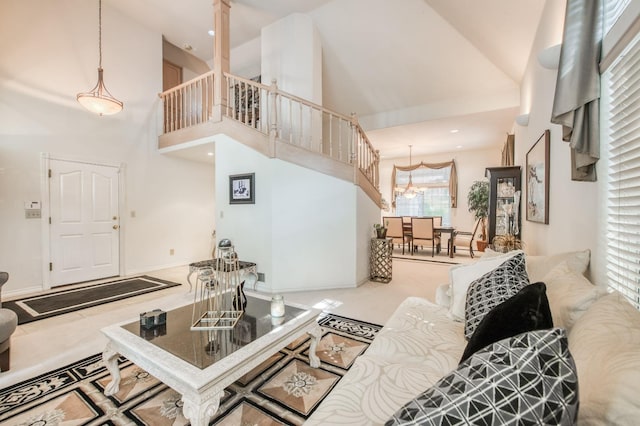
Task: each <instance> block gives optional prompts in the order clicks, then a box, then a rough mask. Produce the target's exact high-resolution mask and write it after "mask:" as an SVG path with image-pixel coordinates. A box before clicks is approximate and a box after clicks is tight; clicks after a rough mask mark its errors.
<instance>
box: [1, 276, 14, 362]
mask: <svg viewBox="0 0 640 426" xmlns="http://www.w3.org/2000/svg"><path fill="white" fill-rule="evenodd" d="M8 280H9V274H8V273H6V272H0V291H1V290H2V286H3V285H4V283H6V282H7V281H8ZM17 326H18V316H17V315H16V313H15V312H13V311H12V310H10V309H5V308H2V298H1V297H0V371H7V370H9V365H10V352H9V350H10V346H11V335H12V334H13V332H14V331H16V327H17Z"/></svg>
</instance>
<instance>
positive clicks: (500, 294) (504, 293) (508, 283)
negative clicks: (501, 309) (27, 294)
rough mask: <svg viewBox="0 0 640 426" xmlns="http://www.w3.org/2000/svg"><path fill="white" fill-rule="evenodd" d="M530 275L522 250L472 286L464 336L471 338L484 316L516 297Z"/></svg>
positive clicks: (468, 292)
mask: <svg viewBox="0 0 640 426" xmlns="http://www.w3.org/2000/svg"><path fill="white" fill-rule="evenodd" d="M526 285H529V278H528V277H527V271H526V268H525V263H524V253H518V254H516V255H515V256H513V257H512V258H511V259H509V260H507V261H506V262H504V263H502V264H501V265H500V266H498V267H497V268H496V269H494V270H493V271H491V272H489V273H487V274H485V275H483V276H482V277H480V278H478V279H477V280H475V281H473V282H472V283H471V285H469V290H468V291H467V304H466V308H465V322H464V336H465V337H466V339H467V340H469V339H470V338H471V335H472V334H473V332H474V331H475V330H476V327H477V326H478V324H479V323H480V321H482V318H484V316H485V315H486V314H488V313H489V311H491V310H492V309H493V308H495V307H496V306H498V305H499V304H500V303H502V302H504V301H505V300H507V299H509V298H510V297H512V296H514V295H515V294H516V293H517V292H519V291H520V289H522V288H523V287H524V286H526Z"/></svg>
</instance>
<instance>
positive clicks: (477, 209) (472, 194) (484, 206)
mask: <svg viewBox="0 0 640 426" xmlns="http://www.w3.org/2000/svg"><path fill="white" fill-rule="evenodd" d="M467 203H468V204H469V211H470V212H471V213H473V215H474V217H475V219H476V220H480V221H481V222H480V224H481V227H480V229H481V235H480V239H479V240H477V241H476V244H477V245H478V251H481V252H482V251H484V249H485V248H486V247H487V217H488V216H489V182H487V181H481V180H477V181H475V182H473V185H471V189H469V195H467Z"/></svg>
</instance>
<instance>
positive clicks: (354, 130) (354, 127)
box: [350, 112, 359, 183]
mask: <svg viewBox="0 0 640 426" xmlns="http://www.w3.org/2000/svg"><path fill="white" fill-rule="evenodd" d="M358 136H359V135H358V118H357V117H356V113H355V112H352V113H351V142H350V146H351V148H350V149H351V158H350V161H351V163H352V164H353V182H354V183H357V182H358V142H359V137H358Z"/></svg>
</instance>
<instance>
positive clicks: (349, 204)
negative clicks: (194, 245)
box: [215, 136, 379, 292]
mask: <svg viewBox="0 0 640 426" xmlns="http://www.w3.org/2000/svg"><path fill="white" fill-rule="evenodd" d="M215 157H216V164H217V165H216V172H215V173H216V197H217V204H216V217H217V231H218V239H221V238H229V239H231V241H232V242H233V244H234V246H235V250H236V251H237V252H238V255H239V257H240V259H242V260H247V261H251V262H256V263H257V264H258V271H259V272H262V273H264V274H265V282H264V287H262V288H263V289H265V290H271V291H278V292H286V291H294V290H297V291H299V290H317V289H323V288H341V287H344V288H349V287H355V286H356V285H357V284H359V283H360V282H362V281H364V279H365V278H366V274H367V273H368V269H366V268H364V267H363V265H365V264H366V262H367V259H368V254H367V243H368V239H369V238H370V236H371V235H372V233H371V229H372V225H373V223H374V222H376V221H377V217H378V215H379V213H378V212H379V210H378V209H376V208H375V204H374V203H373V202H372V201H371V200H370V199H369V201H366V200H360V197H362V196H363V195H362V194H361V193H363V191H362V190H361V189H359V188H358V187H357V186H355V185H354V184H353V183H351V182H346V181H343V180H340V179H336V178H334V177H331V176H327V175H324V174H321V173H318V172H315V171H312V170H309V169H306V168H304V167H300V166H297V165H295V164H291V163H288V162H284V161H281V160H278V159H270V158H267V157H265V156H263V155H262V154H259V153H257V152H256V151H254V150H252V149H250V148H248V147H246V146H244V145H242V144H241V143H239V142H236V141H234V140H233V139H231V138H228V137H226V136H220V137H218V138H217V141H216V154H215ZM245 173H255V191H256V192H255V204H229V176H230V175H235V174H245ZM365 197H366V196H365ZM367 198H368V197H367ZM365 228H366V230H365ZM363 235H364V236H363Z"/></svg>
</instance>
